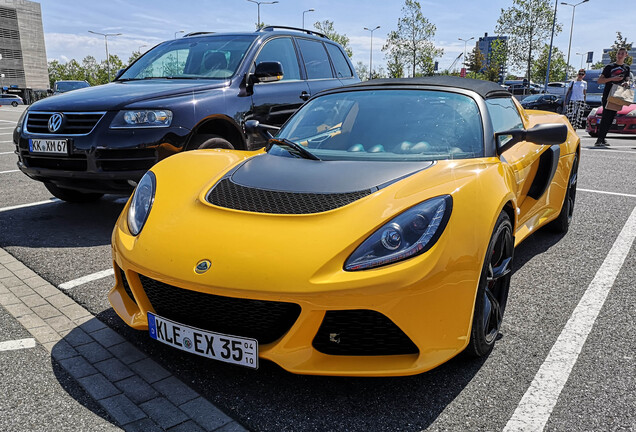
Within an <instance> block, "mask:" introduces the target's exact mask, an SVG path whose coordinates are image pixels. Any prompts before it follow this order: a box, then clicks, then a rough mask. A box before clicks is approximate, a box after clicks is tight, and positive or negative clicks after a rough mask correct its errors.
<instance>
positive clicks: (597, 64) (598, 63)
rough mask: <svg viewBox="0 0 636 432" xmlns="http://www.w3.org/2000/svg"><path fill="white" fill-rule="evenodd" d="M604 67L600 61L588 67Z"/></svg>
mask: <svg viewBox="0 0 636 432" xmlns="http://www.w3.org/2000/svg"><path fill="white" fill-rule="evenodd" d="M604 67H605V63H603V62H602V61H597V62H596V63H594V64H593V65H592V66H590V69H603V68H604Z"/></svg>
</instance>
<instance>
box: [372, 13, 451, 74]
mask: <svg viewBox="0 0 636 432" xmlns="http://www.w3.org/2000/svg"><path fill="white" fill-rule="evenodd" d="M436 30H437V28H436V27H435V25H434V24H432V23H430V22H429V21H428V19H427V18H426V17H425V16H424V14H423V13H422V7H421V6H420V3H419V2H418V1H416V0H406V1H405V3H404V7H402V17H401V18H399V19H398V24H397V30H393V31H391V32H390V33H389V35H388V38H387V42H386V44H385V45H384V46H383V47H382V51H385V52H387V53H389V58H390V59H391V60H390V61H391V62H393V63H394V64H395V66H397V65H406V66H409V68H410V69H411V76H417V75H432V74H433V69H434V67H435V58H436V57H439V56H441V55H443V54H444V50H443V49H439V48H436V47H435V44H434V43H433V41H432V38H433V37H434V36H435V31H436ZM387 66H388V64H387ZM388 67H389V74H390V75H392V70H391V69H392V67H391V66H388ZM396 71H397V70H396Z"/></svg>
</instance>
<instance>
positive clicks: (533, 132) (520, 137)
mask: <svg viewBox="0 0 636 432" xmlns="http://www.w3.org/2000/svg"><path fill="white" fill-rule="evenodd" d="M505 136H509V137H510V139H508V140H507V141H506V142H505V143H504V144H502V145H499V141H500V138H502V137H505ZM567 138H568V127H567V126H566V125H564V124H559V123H546V124H540V125H536V126H535V127H533V128H532V129H527V130H526V129H510V130H507V131H502V132H497V133H496V134H495V140H496V141H497V153H498V154H502V153H503V152H505V151H506V150H508V149H509V148H511V147H512V146H514V145H515V144H517V143H518V142H521V141H529V142H531V143H535V144H538V145H556V144H562V143H564V142H565V140H566V139H567Z"/></svg>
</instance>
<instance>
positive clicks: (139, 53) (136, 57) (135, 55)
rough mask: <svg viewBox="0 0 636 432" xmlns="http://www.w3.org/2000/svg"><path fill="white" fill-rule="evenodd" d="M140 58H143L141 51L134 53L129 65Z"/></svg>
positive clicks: (131, 55) (129, 58) (129, 59)
mask: <svg viewBox="0 0 636 432" xmlns="http://www.w3.org/2000/svg"><path fill="white" fill-rule="evenodd" d="M139 57H141V51H133V52H132V54H130V57H128V64H129V65H130V64H132V63H133V62H134V61H135V60H137V59H138V58H139Z"/></svg>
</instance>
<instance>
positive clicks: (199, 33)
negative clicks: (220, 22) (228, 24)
mask: <svg viewBox="0 0 636 432" xmlns="http://www.w3.org/2000/svg"><path fill="white" fill-rule="evenodd" d="M214 33H215V32H206V31H199V32H192V33H188V34H186V35H183V37H189V36H200V35H206V34H214Z"/></svg>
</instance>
